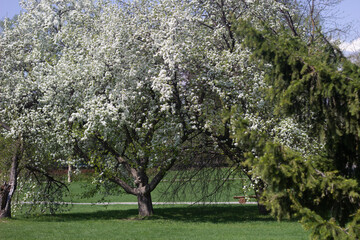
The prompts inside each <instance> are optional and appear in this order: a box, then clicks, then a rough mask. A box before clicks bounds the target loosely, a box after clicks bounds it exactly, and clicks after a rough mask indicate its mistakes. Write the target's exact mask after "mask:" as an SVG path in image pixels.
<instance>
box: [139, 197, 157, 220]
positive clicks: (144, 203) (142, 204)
mask: <svg viewBox="0 0 360 240" xmlns="http://www.w3.org/2000/svg"><path fill="white" fill-rule="evenodd" d="M137 198H138V207H139V215H140V216H142V217H145V216H151V215H153V214H154V209H153V205H152V200H151V193H150V192H148V193H139V194H138V195H137Z"/></svg>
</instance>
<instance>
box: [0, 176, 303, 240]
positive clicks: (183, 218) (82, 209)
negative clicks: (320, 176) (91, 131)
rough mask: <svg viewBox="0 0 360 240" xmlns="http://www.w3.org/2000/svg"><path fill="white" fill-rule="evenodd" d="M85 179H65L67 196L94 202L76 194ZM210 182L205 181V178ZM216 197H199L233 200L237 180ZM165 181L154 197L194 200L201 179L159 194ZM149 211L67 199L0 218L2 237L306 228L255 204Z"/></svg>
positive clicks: (181, 235) (299, 233)
mask: <svg viewBox="0 0 360 240" xmlns="http://www.w3.org/2000/svg"><path fill="white" fill-rule="evenodd" d="M88 182H90V181H89V180H88V179H78V180H77V181H75V182H73V183H71V184H70V186H69V188H70V196H69V197H68V198H67V199H65V200H66V201H72V202H91V203H94V202H98V201H99V200H100V199H102V197H103V196H104V194H102V193H96V194H95V195H94V196H91V197H87V198H81V197H80V196H81V195H82V194H83V193H84V192H85V191H86V189H88V188H89V187H91V186H92V185H91V184H90V185H89V183H88ZM208 183H209V186H210V187H212V183H211V181H208ZM228 186H229V188H228V189H227V190H226V191H223V192H222V193H221V194H219V195H218V196H216V198H213V197H212V198H211V197H210V198H206V199H203V200H204V201H208V200H212V201H226V202H227V201H235V200H234V199H233V196H235V195H239V194H241V192H240V191H239V189H241V188H242V182H241V181H232V182H229V184H228ZM168 187H169V183H168V182H166V181H165V182H162V183H160V184H159V186H158V187H157V188H156V189H155V191H154V192H153V193H152V199H153V201H154V202H157V201H159V202H160V201H161V202H164V201H165V202H166V201H196V200H199V199H198V196H196V195H197V191H201V188H202V185H201V184H200V185H198V186H197V185H196V184H195V185H194V187H192V188H187V189H184V190H183V191H181V192H180V194H178V195H177V196H176V197H174V196H171V195H166V194H165V195H164V192H165V190H166V189H167V188H168ZM103 201H106V202H136V197H135V196H131V195H128V194H124V193H121V192H112V193H111V194H110V195H107V196H106V197H105V198H104V199H103ZM154 211H155V215H154V216H151V217H148V218H145V219H139V218H138V210H137V206H136V205H109V206H99V205H73V206H71V207H70V209H69V210H68V211H66V212H64V213H58V214H56V215H29V216H27V215H25V214H21V213H17V214H16V215H15V217H14V218H13V219H11V220H0V240H3V239H207V240H209V239H308V238H309V234H308V233H307V232H306V231H304V230H303V229H302V227H301V225H300V224H299V223H298V222H296V221H283V222H278V221H276V220H274V219H273V218H271V217H270V216H262V215H259V214H258V210H257V206H256V205H240V204H239V205H195V206H188V205H186V206H185V205H155V206H154Z"/></svg>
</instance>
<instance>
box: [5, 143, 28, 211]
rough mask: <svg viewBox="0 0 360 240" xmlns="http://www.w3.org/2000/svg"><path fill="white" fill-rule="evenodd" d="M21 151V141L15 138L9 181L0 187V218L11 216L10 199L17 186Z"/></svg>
mask: <svg viewBox="0 0 360 240" xmlns="http://www.w3.org/2000/svg"><path fill="white" fill-rule="evenodd" d="M22 151H23V148H22V142H21V140H17V142H16V146H15V152H14V155H13V157H12V161H11V169H10V178H9V183H5V184H4V185H3V186H1V189H0V218H10V217H11V200H12V197H13V195H14V193H15V191H16V187H17V176H18V166H19V160H20V158H21V155H22Z"/></svg>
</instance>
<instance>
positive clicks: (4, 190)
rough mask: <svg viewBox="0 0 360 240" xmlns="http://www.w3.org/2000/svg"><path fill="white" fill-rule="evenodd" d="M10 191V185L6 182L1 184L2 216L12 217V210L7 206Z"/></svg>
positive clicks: (0, 215) (0, 205) (0, 216)
mask: <svg viewBox="0 0 360 240" xmlns="http://www.w3.org/2000/svg"><path fill="white" fill-rule="evenodd" d="M9 192H10V185H9V184H7V183H4V184H3V185H2V186H0V218H5V217H10V216H11V212H10V211H9V210H10V209H7V208H6V205H7V202H8V196H9Z"/></svg>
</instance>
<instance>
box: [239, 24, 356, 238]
mask: <svg viewBox="0 0 360 240" xmlns="http://www.w3.org/2000/svg"><path fill="white" fill-rule="evenodd" d="M236 32H237V35H238V37H240V38H242V39H244V40H243V42H242V44H243V45H244V47H246V48H249V49H250V50H251V51H252V52H253V59H254V60H255V61H260V62H261V64H263V65H264V66H266V65H267V66H268V65H271V68H270V70H269V71H268V72H267V76H266V81H267V84H268V85H269V88H268V89H267V90H266V91H267V96H268V98H269V101H271V102H272V103H273V105H274V106H275V107H274V109H275V110H274V114H275V116H276V117H279V118H282V117H292V118H293V119H295V120H296V121H297V122H298V123H300V124H302V125H303V126H304V127H305V128H306V129H307V131H308V134H309V135H310V136H311V137H313V138H316V139H317V140H318V141H319V142H321V143H322V144H324V149H323V151H322V153H320V154H318V155H311V154H309V155H308V156H304V155H302V154H300V153H298V152H295V151H293V150H290V149H289V148H287V147H285V146H282V145H280V144H278V143H271V142H270V143H267V144H263V145H262V148H263V155H262V156H260V157H256V156H253V155H252V154H248V156H247V157H248V160H247V165H248V166H252V167H253V168H254V172H256V174H257V175H259V176H261V178H262V179H263V180H264V182H265V183H266V184H267V190H266V191H265V193H264V195H263V201H264V203H265V204H266V205H267V207H268V208H269V209H271V211H272V213H273V214H274V215H276V216H277V217H279V218H282V217H293V216H300V217H301V222H302V223H303V225H304V226H305V228H307V229H310V230H311V233H312V235H311V236H312V238H313V239H358V236H359V217H360V215H359V213H360V212H359V208H360V204H359V203H360V195H359V194H360V188H359V180H360V168H359V166H360V151H359V150H360V149H359V147H360V101H359V99H360V92H359V88H360V68H359V66H357V65H355V64H353V63H351V61H349V60H348V59H347V58H345V57H344V56H343V54H342V53H341V51H340V50H339V49H338V48H337V47H336V46H334V45H332V44H331V43H330V42H329V41H328V40H327V39H326V38H325V37H324V36H323V35H322V34H321V33H320V32H319V33H317V34H316V36H315V38H312V40H311V41H307V40H306V39H305V38H304V37H299V36H296V35H294V34H293V32H291V31H290V30H289V29H286V28H285V27H284V28H282V29H281V30H280V31H277V32H274V31H273V30H272V29H271V28H269V27H268V26H266V24H264V25H263V26H262V27H261V28H259V27H255V26H252V25H251V23H249V22H246V21H239V22H238V24H237V26H236Z"/></svg>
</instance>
